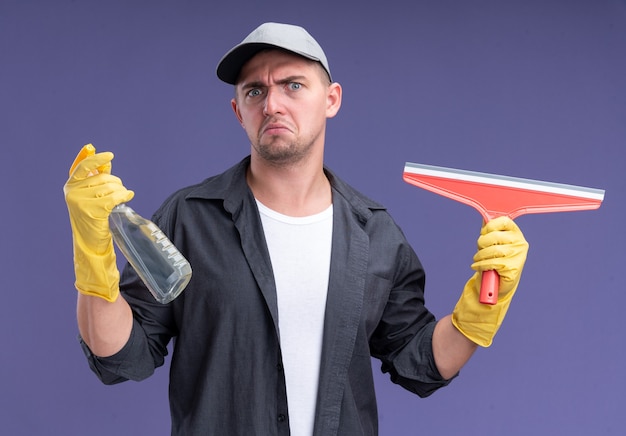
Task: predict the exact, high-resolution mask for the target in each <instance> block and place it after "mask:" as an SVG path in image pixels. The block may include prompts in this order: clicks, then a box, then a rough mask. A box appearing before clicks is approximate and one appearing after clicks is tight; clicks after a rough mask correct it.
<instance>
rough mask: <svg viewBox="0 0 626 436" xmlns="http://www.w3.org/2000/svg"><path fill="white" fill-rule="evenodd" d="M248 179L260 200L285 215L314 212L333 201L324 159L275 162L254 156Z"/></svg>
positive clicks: (320, 210)
mask: <svg viewBox="0 0 626 436" xmlns="http://www.w3.org/2000/svg"><path fill="white" fill-rule="evenodd" d="M247 180H248V185H249V186H250V189H251V190H252V193H253V194H254V196H255V198H256V199H257V200H258V201H260V202H261V203H263V204H264V205H265V206H267V207H269V208H270V209H272V210H274V211H276V212H279V213H282V214H283V215H289V216H308V215H314V214H316V213H319V212H322V211H323V210H325V209H327V208H328V207H329V206H330V205H331V203H332V194H331V189H330V182H329V181H328V179H327V178H326V174H324V167H323V163H322V161H321V160H319V161H318V162H314V163H312V162H299V163H295V164H290V165H275V164H271V163H267V162H265V161H262V160H261V159H255V158H254V156H253V158H252V160H251V163H250V168H249V169H248V174H247Z"/></svg>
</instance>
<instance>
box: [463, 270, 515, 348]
mask: <svg viewBox="0 0 626 436" xmlns="http://www.w3.org/2000/svg"><path fill="white" fill-rule="evenodd" d="M481 274H482V273H480V272H477V273H476V274H474V275H473V276H472V278H470V279H469V280H468V281H467V283H466V284H465V288H464V289H463V293H462V294H461V297H460V298H459V301H458V302H457V304H456V306H455V307H454V311H453V312H452V324H453V325H454V326H455V327H456V328H457V329H458V330H459V331H460V332H461V333H462V334H463V335H464V336H465V337H466V338H468V339H469V340H470V341H472V342H474V343H475V344H477V345H479V346H481V347H489V346H491V344H492V342H493V338H494V336H495V335H496V333H497V332H498V329H499V328H500V326H501V325H502V321H503V320H504V317H505V315H506V312H507V311H508V309H509V305H510V304H511V300H512V298H513V295H514V294H515V290H516V289H517V286H515V288H514V289H512V290H511V291H510V292H507V293H506V294H505V295H503V296H502V297H501V298H498V302H497V303H496V304H494V305H490V304H482V303H480V301H479V294H480V276H481Z"/></svg>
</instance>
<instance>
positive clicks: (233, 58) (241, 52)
mask: <svg viewBox="0 0 626 436" xmlns="http://www.w3.org/2000/svg"><path fill="white" fill-rule="evenodd" d="M270 48H271V49H277V50H284V51H287V52H290V53H293V54H296V55H299V56H302V57H305V58H307V59H310V60H312V61H317V62H320V60H319V59H318V58H316V57H313V56H310V55H307V54H304V53H301V52H297V51H294V50H290V49H288V48H285V47H281V46H278V45H275V44H268V43H264V42H249V43H246V44H240V45H238V46H237V47H235V48H233V49H232V50H231V51H229V52H228V53H226V54H225V55H224V57H223V58H222V59H221V60H220V62H219V63H218V64H217V77H218V78H219V79H220V80H222V81H224V82H226V83H229V84H231V85H234V84H235V83H237V79H238V78H239V73H240V72H241V69H242V68H243V66H244V65H245V64H246V62H248V61H249V60H250V59H252V57H253V56H254V55H256V54H257V53H258V52H260V51H263V50H266V49H270ZM324 69H326V67H324ZM329 74H330V73H329Z"/></svg>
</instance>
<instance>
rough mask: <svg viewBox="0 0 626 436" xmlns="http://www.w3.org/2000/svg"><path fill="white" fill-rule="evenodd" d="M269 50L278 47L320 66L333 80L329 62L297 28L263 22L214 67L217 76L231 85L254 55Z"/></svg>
mask: <svg viewBox="0 0 626 436" xmlns="http://www.w3.org/2000/svg"><path fill="white" fill-rule="evenodd" d="M268 48H281V49H283V50H287V51H290V52H292V53H295V54H298V55H300V56H304V57H305V58H307V59H311V60H313V61H316V62H319V63H320V64H322V66H323V67H324V69H325V70H326V72H327V73H328V77H329V78H330V79H331V81H332V76H331V75H330V68H329V67H328V60H327V59H326V55H325V54H324V50H322V47H320V45H319V44H318V43H317V41H316V40H315V39H314V38H313V37H312V36H311V35H310V34H309V32H307V31H306V30H305V29H304V28H302V27H300V26H294V25H292V24H282V23H264V24H261V25H260V26H259V27H257V28H256V29H254V30H253V31H252V33H250V34H249V35H248V36H246V38H245V39H244V40H243V41H241V42H240V43H239V44H237V45H236V46H234V47H233V48H232V49H230V51H229V52H228V53H226V54H225V55H224V57H222V59H221V60H220V62H219V64H217V77H219V78H220V80H223V81H224V82H226V83H230V84H231V85H234V84H235V82H236V81H237V78H238V77H239V73H240V71H241V68H242V67H243V66H244V64H245V63H246V62H248V61H249V60H250V59H251V58H252V57H253V56H254V55H256V54H257V53H258V52H260V51H261V50H265V49H268Z"/></svg>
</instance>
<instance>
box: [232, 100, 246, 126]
mask: <svg viewBox="0 0 626 436" xmlns="http://www.w3.org/2000/svg"><path fill="white" fill-rule="evenodd" d="M230 107H231V108H233V112H235V116H236V117H237V120H239V124H241V125H242V126H243V121H242V120H241V114H240V113H239V106H238V105H237V100H236V99H235V98H233V99H232V100H230Z"/></svg>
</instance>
